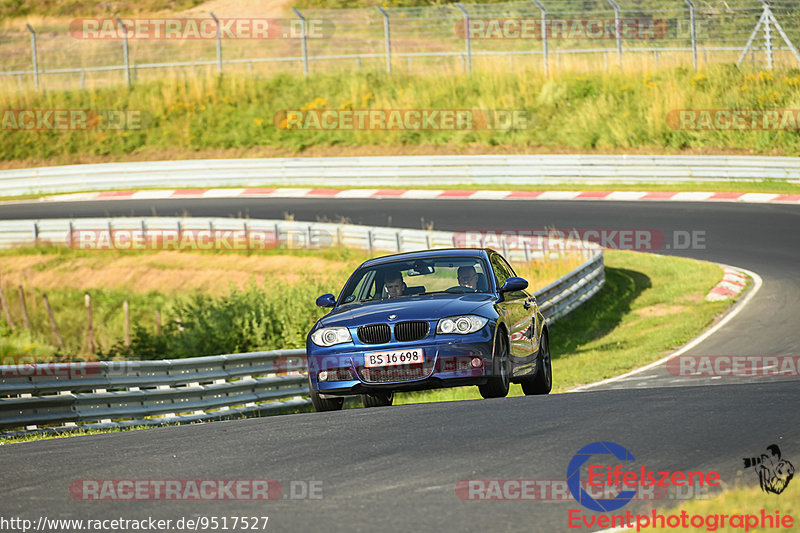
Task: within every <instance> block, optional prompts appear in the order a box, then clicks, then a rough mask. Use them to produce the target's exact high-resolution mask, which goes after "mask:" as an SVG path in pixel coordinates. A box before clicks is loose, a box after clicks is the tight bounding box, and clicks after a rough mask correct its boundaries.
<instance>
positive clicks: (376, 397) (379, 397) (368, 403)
mask: <svg viewBox="0 0 800 533" xmlns="http://www.w3.org/2000/svg"><path fill="white" fill-rule="evenodd" d="M393 401H394V393H393V392H378V393H375V394H362V395H361V402H362V403H363V404H364V407H385V406H388V405H392V402H393Z"/></svg>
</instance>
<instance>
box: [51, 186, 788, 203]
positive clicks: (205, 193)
mask: <svg viewBox="0 0 800 533" xmlns="http://www.w3.org/2000/svg"><path fill="white" fill-rule="evenodd" d="M176 198H330V199H355V198H359V199H360V198H376V199H381V198H383V199H387V198H391V199H404V200H609V201H659V202H665V201H673V202H741V203H757V204H765V203H769V204H792V205H800V194H767V193H753V192H751V193H741V192H664V191H657V192H646V191H640V192H637V191H493V190H431V189H310V188H304V189H303V188H239V189H219V188H216V189H166V190H129V191H104V192H87V193H73V194H61V195H55V196H47V197H44V198H42V200H43V201H56V202H67V201H69V202H75V201H91V200H163V199H176Z"/></svg>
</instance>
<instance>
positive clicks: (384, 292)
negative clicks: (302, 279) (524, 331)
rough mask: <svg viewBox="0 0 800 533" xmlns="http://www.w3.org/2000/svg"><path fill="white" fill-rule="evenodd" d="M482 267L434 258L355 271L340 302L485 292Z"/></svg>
mask: <svg viewBox="0 0 800 533" xmlns="http://www.w3.org/2000/svg"><path fill="white" fill-rule="evenodd" d="M486 272H487V270H486V267H485V265H484V262H483V260H482V259H480V258H472V257H435V258H430V259H417V260H413V261H408V260H406V261H396V262H392V263H383V264H380V265H375V266H370V267H364V268H361V269H359V270H358V271H356V273H355V274H354V275H353V277H352V278H351V279H350V281H349V282H348V283H347V285H346V286H345V288H344V290H343V291H342V294H341V296H340V298H339V302H340V303H351V302H362V301H365V300H384V299H389V298H404V297H409V296H417V295H420V294H431V293H437V292H449V293H454V294H462V293H468V292H489V282H488V276H487V275H486Z"/></svg>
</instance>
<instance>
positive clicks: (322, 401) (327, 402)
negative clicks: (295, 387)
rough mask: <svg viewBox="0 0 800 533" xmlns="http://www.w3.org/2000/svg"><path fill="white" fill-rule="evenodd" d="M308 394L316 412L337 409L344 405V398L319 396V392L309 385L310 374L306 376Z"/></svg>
mask: <svg viewBox="0 0 800 533" xmlns="http://www.w3.org/2000/svg"><path fill="white" fill-rule="evenodd" d="M308 394H309V395H310V396H311V404H312V405H313V406H314V409H315V410H316V411H317V412H322V411H338V410H340V409H341V408H342V405H344V398H343V397H340V398H321V397H320V395H319V393H318V392H317V391H315V390H314V387H313V386H312V385H311V376H308Z"/></svg>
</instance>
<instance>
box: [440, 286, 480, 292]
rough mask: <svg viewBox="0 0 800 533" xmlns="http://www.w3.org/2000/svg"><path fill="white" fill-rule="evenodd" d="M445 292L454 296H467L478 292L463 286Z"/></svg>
mask: <svg viewBox="0 0 800 533" xmlns="http://www.w3.org/2000/svg"><path fill="white" fill-rule="evenodd" d="M444 292H451V293H453V294H466V293H468V292H476V291H475V289H473V288H472V287H464V286H463V285H456V286H455V287H450V288H449V289H447V290H446V291H444Z"/></svg>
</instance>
